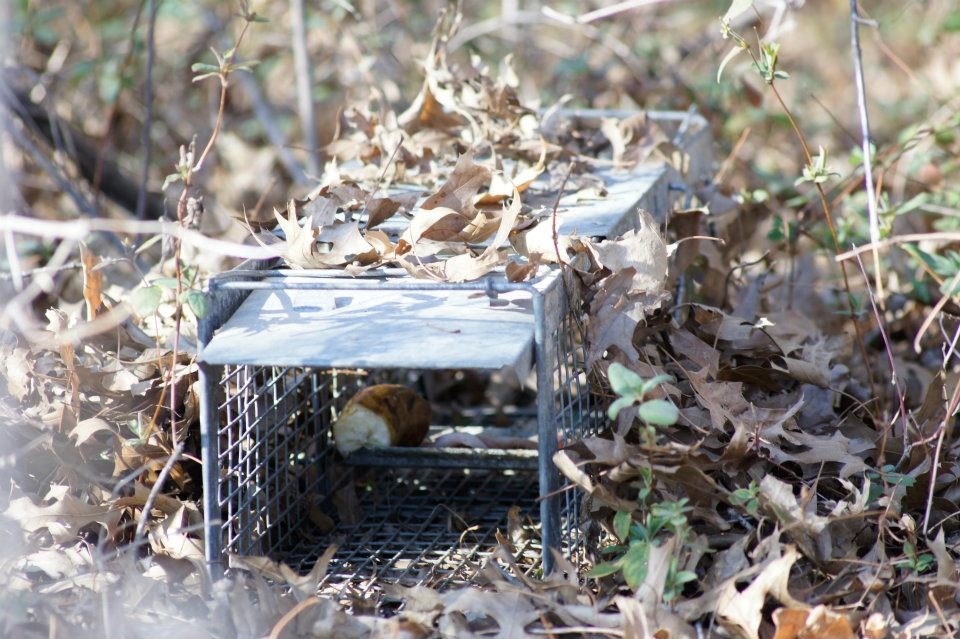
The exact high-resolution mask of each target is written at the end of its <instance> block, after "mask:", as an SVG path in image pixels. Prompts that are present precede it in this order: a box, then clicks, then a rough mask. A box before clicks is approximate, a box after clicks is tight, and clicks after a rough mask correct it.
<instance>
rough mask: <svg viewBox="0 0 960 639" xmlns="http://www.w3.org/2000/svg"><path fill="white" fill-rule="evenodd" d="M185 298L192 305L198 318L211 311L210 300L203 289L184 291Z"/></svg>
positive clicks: (191, 308) (188, 304)
mask: <svg viewBox="0 0 960 639" xmlns="http://www.w3.org/2000/svg"><path fill="white" fill-rule="evenodd" d="M183 299H184V300H186V302H187V306H189V307H190V310H192V311H193V314H194V315H195V316H196V317H198V318H200V317H205V316H206V315H207V313H208V312H209V311H210V301H209V300H208V299H207V296H206V294H205V293H203V292H202V291H198V290H196V289H190V290H188V291H185V292H184V293H183Z"/></svg>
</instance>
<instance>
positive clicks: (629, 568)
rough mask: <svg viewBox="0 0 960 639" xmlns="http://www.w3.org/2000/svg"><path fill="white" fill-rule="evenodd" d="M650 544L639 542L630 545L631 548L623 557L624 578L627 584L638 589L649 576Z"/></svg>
mask: <svg viewBox="0 0 960 639" xmlns="http://www.w3.org/2000/svg"><path fill="white" fill-rule="evenodd" d="M649 559H650V546H649V545H648V544H643V543H638V544H634V545H632V546H630V550H628V551H627V554H625V555H624V556H623V558H622V559H621V561H622V563H623V578H624V579H625V580H626V582H627V585H628V586H630V587H631V588H633V589H634V590H636V589H637V588H638V587H639V586H640V584H642V583H643V580H644V579H646V578H647V570H648V565H647V564H648V563H649Z"/></svg>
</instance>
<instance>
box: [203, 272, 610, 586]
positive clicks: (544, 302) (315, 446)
mask: <svg viewBox="0 0 960 639" xmlns="http://www.w3.org/2000/svg"><path fill="white" fill-rule="evenodd" d="M403 275H405V272H403V271H397V270H395V269H389V270H384V271H379V272H371V273H368V274H365V275H364V276H362V277H360V278H358V279H349V280H347V279H344V278H343V276H342V273H340V272H331V271H286V270H265V271H257V270H238V271H231V272H228V273H224V274H221V275H218V276H216V277H215V278H213V279H212V280H211V282H210V283H209V292H210V297H211V299H212V300H213V304H212V308H211V311H210V312H209V313H208V315H207V316H206V317H205V318H204V321H203V322H202V325H201V335H200V341H201V344H203V345H204V346H208V345H209V344H210V343H211V340H212V339H213V337H214V332H215V331H216V330H217V329H218V328H221V327H223V326H224V325H225V324H226V323H227V320H228V319H229V318H231V317H232V316H233V315H234V314H235V313H236V312H237V310H238V308H239V306H240V304H241V303H242V302H243V301H244V299H245V298H246V295H244V294H249V293H250V292H251V291H270V292H271V293H273V294H278V295H281V296H283V295H287V294H289V293H291V292H294V291H306V292H310V291H322V292H327V293H329V292H334V291H344V292H350V293H356V292H357V291H368V290H373V291H378V292H384V291H404V292H411V291H422V292H430V293H437V292H444V293H459V294H463V293H465V292H476V293H482V294H484V295H485V297H486V298H487V299H488V300H489V301H490V303H492V304H496V302H497V301H498V300H499V299H501V298H502V297H503V296H504V295H506V294H511V293H522V294H524V295H526V296H528V297H529V300H530V302H531V305H532V309H531V310H532V325H533V360H534V363H535V366H536V379H537V411H536V412H537V446H538V447H537V450H536V451H531V450H461V449H403V448H390V449H385V450H364V451H359V452H358V453H355V454H353V455H351V456H350V457H349V458H348V459H347V462H348V463H349V464H351V465H357V466H369V467H376V466H394V467H420V468H422V467H430V468H440V469H455V468H461V469H462V468H470V469H474V470H480V469H489V470H493V469H498V470H512V471H519V472H520V473H521V474H522V473H523V472H524V471H526V472H529V471H531V470H535V471H536V472H537V482H536V484H537V485H538V486H539V491H538V496H539V499H540V506H539V511H540V512H539V519H540V522H541V539H542V547H543V559H542V564H543V568H544V570H546V571H549V570H551V569H552V568H553V558H552V556H551V555H550V552H549V549H551V548H553V549H561V548H566V549H567V551H568V553H569V552H575V548H576V546H577V545H578V541H579V535H578V533H577V523H578V522H577V519H578V512H579V508H578V504H577V503H576V495H573V494H572V493H570V492H567V493H560V492H559V488H560V481H559V475H558V473H557V471H556V469H555V468H554V467H553V463H552V458H553V454H554V453H555V452H556V450H557V447H558V438H559V439H560V440H561V442H562V443H567V442H569V441H573V440H575V439H576V438H578V437H582V436H583V435H586V434H588V433H589V432H591V431H593V430H595V429H596V428H597V427H598V426H599V424H600V423H601V421H602V411H601V409H600V407H598V406H597V405H596V404H595V400H594V399H593V398H592V396H591V393H590V390H589V385H588V381H587V379H586V370H585V366H584V363H583V351H582V340H581V339H580V337H579V336H578V335H577V327H576V322H575V318H573V317H572V316H571V315H570V314H569V313H568V309H567V302H566V298H565V295H564V291H563V284H562V278H561V276H560V271H558V270H550V271H547V273H546V274H545V275H543V276H542V277H540V278H539V279H538V280H537V281H536V282H535V283H510V282H507V281H506V279H505V278H504V276H503V275H502V274H493V275H489V276H487V277H485V278H483V279H482V280H479V281H475V282H465V283H457V284H452V283H444V282H429V281H427V282H425V281H421V280H410V279H405V278H404V277H403ZM290 308H291V309H295V308H296V307H295V306H292V307H290ZM466 339H469V336H467V337H466ZM235 355H236V354H235ZM228 359H231V358H230V355H229V353H221V352H217V351H212V350H211V349H209V348H207V349H205V350H204V352H203V356H202V358H201V360H200V376H201V386H202V389H203V393H204V398H203V402H202V413H201V437H202V452H203V462H204V477H203V479H204V482H203V483H204V512H205V516H206V514H208V513H224V520H223V521H222V522H221V523H220V524H218V523H217V522H216V521H215V520H214V519H213V518H211V517H209V516H206V524H207V525H206V528H205V531H206V534H205V542H206V549H207V559H208V561H209V562H210V563H211V565H212V566H214V567H215V568H217V569H218V570H219V569H222V564H221V559H222V554H223V551H224V550H227V551H228V552H233V553H237V554H255V553H256V554H259V553H262V554H276V552H277V551H278V550H281V549H283V548H285V547H287V546H289V545H290V542H291V541H293V539H292V538H293V536H294V535H295V534H296V529H297V528H298V527H299V526H303V525H304V523H305V521H306V520H307V519H308V518H309V513H308V510H309V508H307V507H306V506H308V505H306V504H303V503H297V502H298V501H300V500H301V499H303V498H304V496H308V498H309V497H310V496H316V495H321V496H322V490H323V489H328V490H329V488H330V487H331V483H330V478H329V477H327V476H326V473H325V470H326V468H329V465H330V464H331V462H332V461H333V452H332V451H331V450H330V447H329V442H328V439H327V438H328V436H329V426H330V423H331V421H332V419H333V418H334V417H335V414H336V413H337V412H338V410H339V409H340V408H342V406H343V404H344V403H345V401H346V399H348V398H349V395H350V391H351V390H355V389H356V385H355V384H354V383H352V382H354V381H355V378H353V377H352V376H347V375H344V373H342V372H339V373H338V372H332V371H333V370H336V369H335V368H334V369H332V370H331V369H330V368H326V369H319V370H311V369H309V368H302V369H301V368H299V366H303V365H307V366H309V365H311V364H317V363H319V364H320V365H321V366H324V367H326V366H330V365H332V364H334V362H329V361H324V362H317V361H316V360H312V361H311V360H309V358H304V357H303V356H302V354H298V353H293V354H288V355H287V356H286V358H285V357H284V356H283V355H281V354H277V355H276V356H274V357H273V358H272V359H274V360H275V361H274V364H275V366H268V367H264V366H263V364H262V361H261V360H257V358H256V356H254V357H253V361H251V360H249V359H246V358H245V357H243V356H235V357H233V358H232V359H234V360H236V361H234V362H232V366H231V363H228V362H226V361H225V360H228ZM245 359H246V361H245ZM285 359H286V360H289V361H284V360H285ZM305 359H306V361H304V360H305ZM361 360H362V358H360V357H357V358H356V361H355V362H354V363H353V364H351V366H358V365H359V366H363V365H369V363H370V362H363V361H361ZM257 362H261V363H259V364H258V363H257ZM421 363H422V362H421ZM432 363H433V364H434V366H433V368H439V369H446V368H449V367H450V366H449V364H450V362H449V361H448V360H445V359H444V358H443V357H436V358H434V359H433V362H432ZM284 364H291V365H294V366H283V365H284ZM251 365H252V367H251ZM324 370H326V371H330V372H323V371H324ZM221 391H222V393H223V395H225V397H224V398H223V401H219V400H214V398H215V397H218V396H219V395H220V394H221ZM221 415H223V416H224V417H225V423H224V420H221V419H220V417H221ZM298 421H299V422H300V423H297V422H298ZM311 439H312V440H313V441H312V442H311V441H310V440H311ZM297 442H299V444H300V445H301V446H304V447H305V448H304V450H297V449H295V448H291V445H292V444H295V443H297ZM222 471H226V476H223V475H221V472H222ZM418 481H420V483H423V481H422V478H418ZM517 481H519V482H520V483H521V484H522V483H524V482H523V481H522V480H517ZM517 481H514V482H513V483H514V484H516V483H517ZM506 484H507V485H509V484H510V482H506ZM501 492H502V491H501ZM448 496H449V497H455V495H448ZM495 501H496V500H495ZM314 506H315V505H314ZM563 514H566V518H564V517H563V516H562V515H563ZM565 522H566V523H565ZM271 528H272V529H271ZM412 545H416V542H414V541H412V540H411V541H409V542H408V543H407V547H408V549H409V547H410V546H412ZM428 545H429V544H428ZM423 550H427V551H433V550H435V549H433V548H424V549H423ZM445 550H446V549H445ZM316 554H319V553H316ZM419 554H423V553H422V552H421V553H419Z"/></svg>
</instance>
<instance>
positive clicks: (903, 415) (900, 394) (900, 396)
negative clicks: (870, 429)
mask: <svg viewBox="0 0 960 639" xmlns="http://www.w3.org/2000/svg"><path fill="white" fill-rule="evenodd" d="M857 266H858V267H859V268H860V274H861V275H862V276H863V285H864V286H866V287H867V296H868V298H869V299H870V307H871V308H872V309H873V316H874V319H875V320H876V321H877V328H878V329H879V330H880V337H881V338H882V339H883V346H884V350H885V351H886V353H887V361H888V362H889V363H890V376H891V380H890V381H891V383H892V384H893V385H894V386H895V387H896V389H897V401H898V402H899V403H900V410H899V413H900V419H901V420H902V421H903V449H904V450H907V448H908V446H909V442H908V441H907V437H908V430H909V426H910V423H909V421H908V420H907V406H906V404H905V403H904V396H905V395H906V393H905V392H904V390H903V387H901V386H900V378H899V377H898V376H897V362H896V360H895V359H894V356H893V345H892V344H891V343H890V337H889V336H888V335H887V329H886V327H885V326H884V323H883V315H882V314H881V313H880V309H879V308H878V307H877V302H876V297H875V296H874V294H873V291H872V290H871V289H870V277H869V276H868V275H867V271H866V269H865V268H864V266H863V261H862V260H861V259H860V257H859V256H857ZM886 437H887V429H886V428H884V429H883V441H882V443H881V444H880V455H879V460H880V461H879V463H880V465H883V455H884V451H885V449H886V445H887V440H886Z"/></svg>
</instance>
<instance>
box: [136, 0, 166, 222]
mask: <svg viewBox="0 0 960 639" xmlns="http://www.w3.org/2000/svg"><path fill="white" fill-rule="evenodd" d="M149 1H150V8H149V15H148V16H147V62H146V66H147V69H146V74H145V76H144V80H143V103H144V108H145V109H146V114H145V116H144V119H143V131H142V132H141V138H140V148H141V149H142V150H143V171H142V172H141V173H140V189H139V190H138V191H137V210H136V212H135V215H136V216H137V219H138V220H142V219H143V218H144V216H145V215H146V212H147V180H148V179H149V177H150V129H151V128H152V127H153V63H154V58H155V54H156V46H155V42H154V36H155V32H156V29H157V9H158V7H159V6H160V2H159V0H149Z"/></svg>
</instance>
